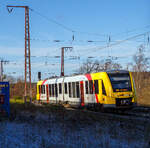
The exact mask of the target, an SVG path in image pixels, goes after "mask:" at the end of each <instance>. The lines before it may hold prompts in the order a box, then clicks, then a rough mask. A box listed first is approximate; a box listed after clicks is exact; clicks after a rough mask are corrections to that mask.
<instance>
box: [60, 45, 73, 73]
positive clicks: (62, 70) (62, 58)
mask: <svg viewBox="0 0 150 148" xmlns="http://www.w3.org/2000/svg"><path fill="white" fill-rule="evenodd" d="M72 48H73V47H62V48H61V73H60V76H64V50H71V49H72Z"/></svg>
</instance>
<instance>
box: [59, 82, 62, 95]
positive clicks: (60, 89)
mask: <svg viewBox="0 0 150 148" xmlns="http://www.w3.org/2000/svg"><path fill="white" fill-rule="evenodd" d="M59 94H62V87H61V83H59Z"/></svg>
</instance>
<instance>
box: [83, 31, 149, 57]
mask: <svg viewBox="0 0 150 148" xmlns="http://www.w3.org/2000/svg"><path fill="white" fill-rule="evenodd" d="M149 33H150V31H148V32H145V33H141V34H138V35H135V36H132V37H129V38H127V39H124V40H121V41H117V42H116V43H112V44H109V45H108V44H107V45H105V46H102V47H98V48H91V49H90V48H89V49H90V50H91V52H88V54H89V53H92V52H95V51H98V50H103V49H106V48H109V47H113V46H116V45H119V44H121V43H124V42H127V41H130V40H133V39H135V38H138V37H140V36H144V35H149ZM92 49H93V50H92ZM85 55H87V54H84V56H85Z"/></svg>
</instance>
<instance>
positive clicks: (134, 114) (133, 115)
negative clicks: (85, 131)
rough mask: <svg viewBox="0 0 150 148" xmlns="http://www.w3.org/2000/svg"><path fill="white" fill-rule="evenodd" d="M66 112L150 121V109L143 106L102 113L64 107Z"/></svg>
mask: <svg viewBox="0 0 150 148" xmlns="http://www.w3.org/2000/svg"><path fill="white" fill-rule="evenodd" d="M34 104H35V105H38V106H39V105H40V106H43V105H42V104H37V103H34ZM64 107H65V109H66V110H72V111H79V110H80V111H81V112H85V113H91V114H95V115H98V116H100V117H101V118H102V117H104V118H105V117H106V118H110V119H113V118H121V119H132V120H134V119H135V120H141V121H150V107H143V106H137V107H135V108H133V109H132V110H126V111H120V110H118V111H111V112H110V111H107V112H100V111H94V110H90V109H78V108H73V107H70V106H64Z"/></svg>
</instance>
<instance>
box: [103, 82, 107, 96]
mask: <svg viewBox="0 0 150 148" xmlns="http://www.w3.org/2000/svg"><path fill="white" fill-rule="evenodd" d="M102 93H103V95H106V90H105V86H104V83H103V81H102Z"/></svg>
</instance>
